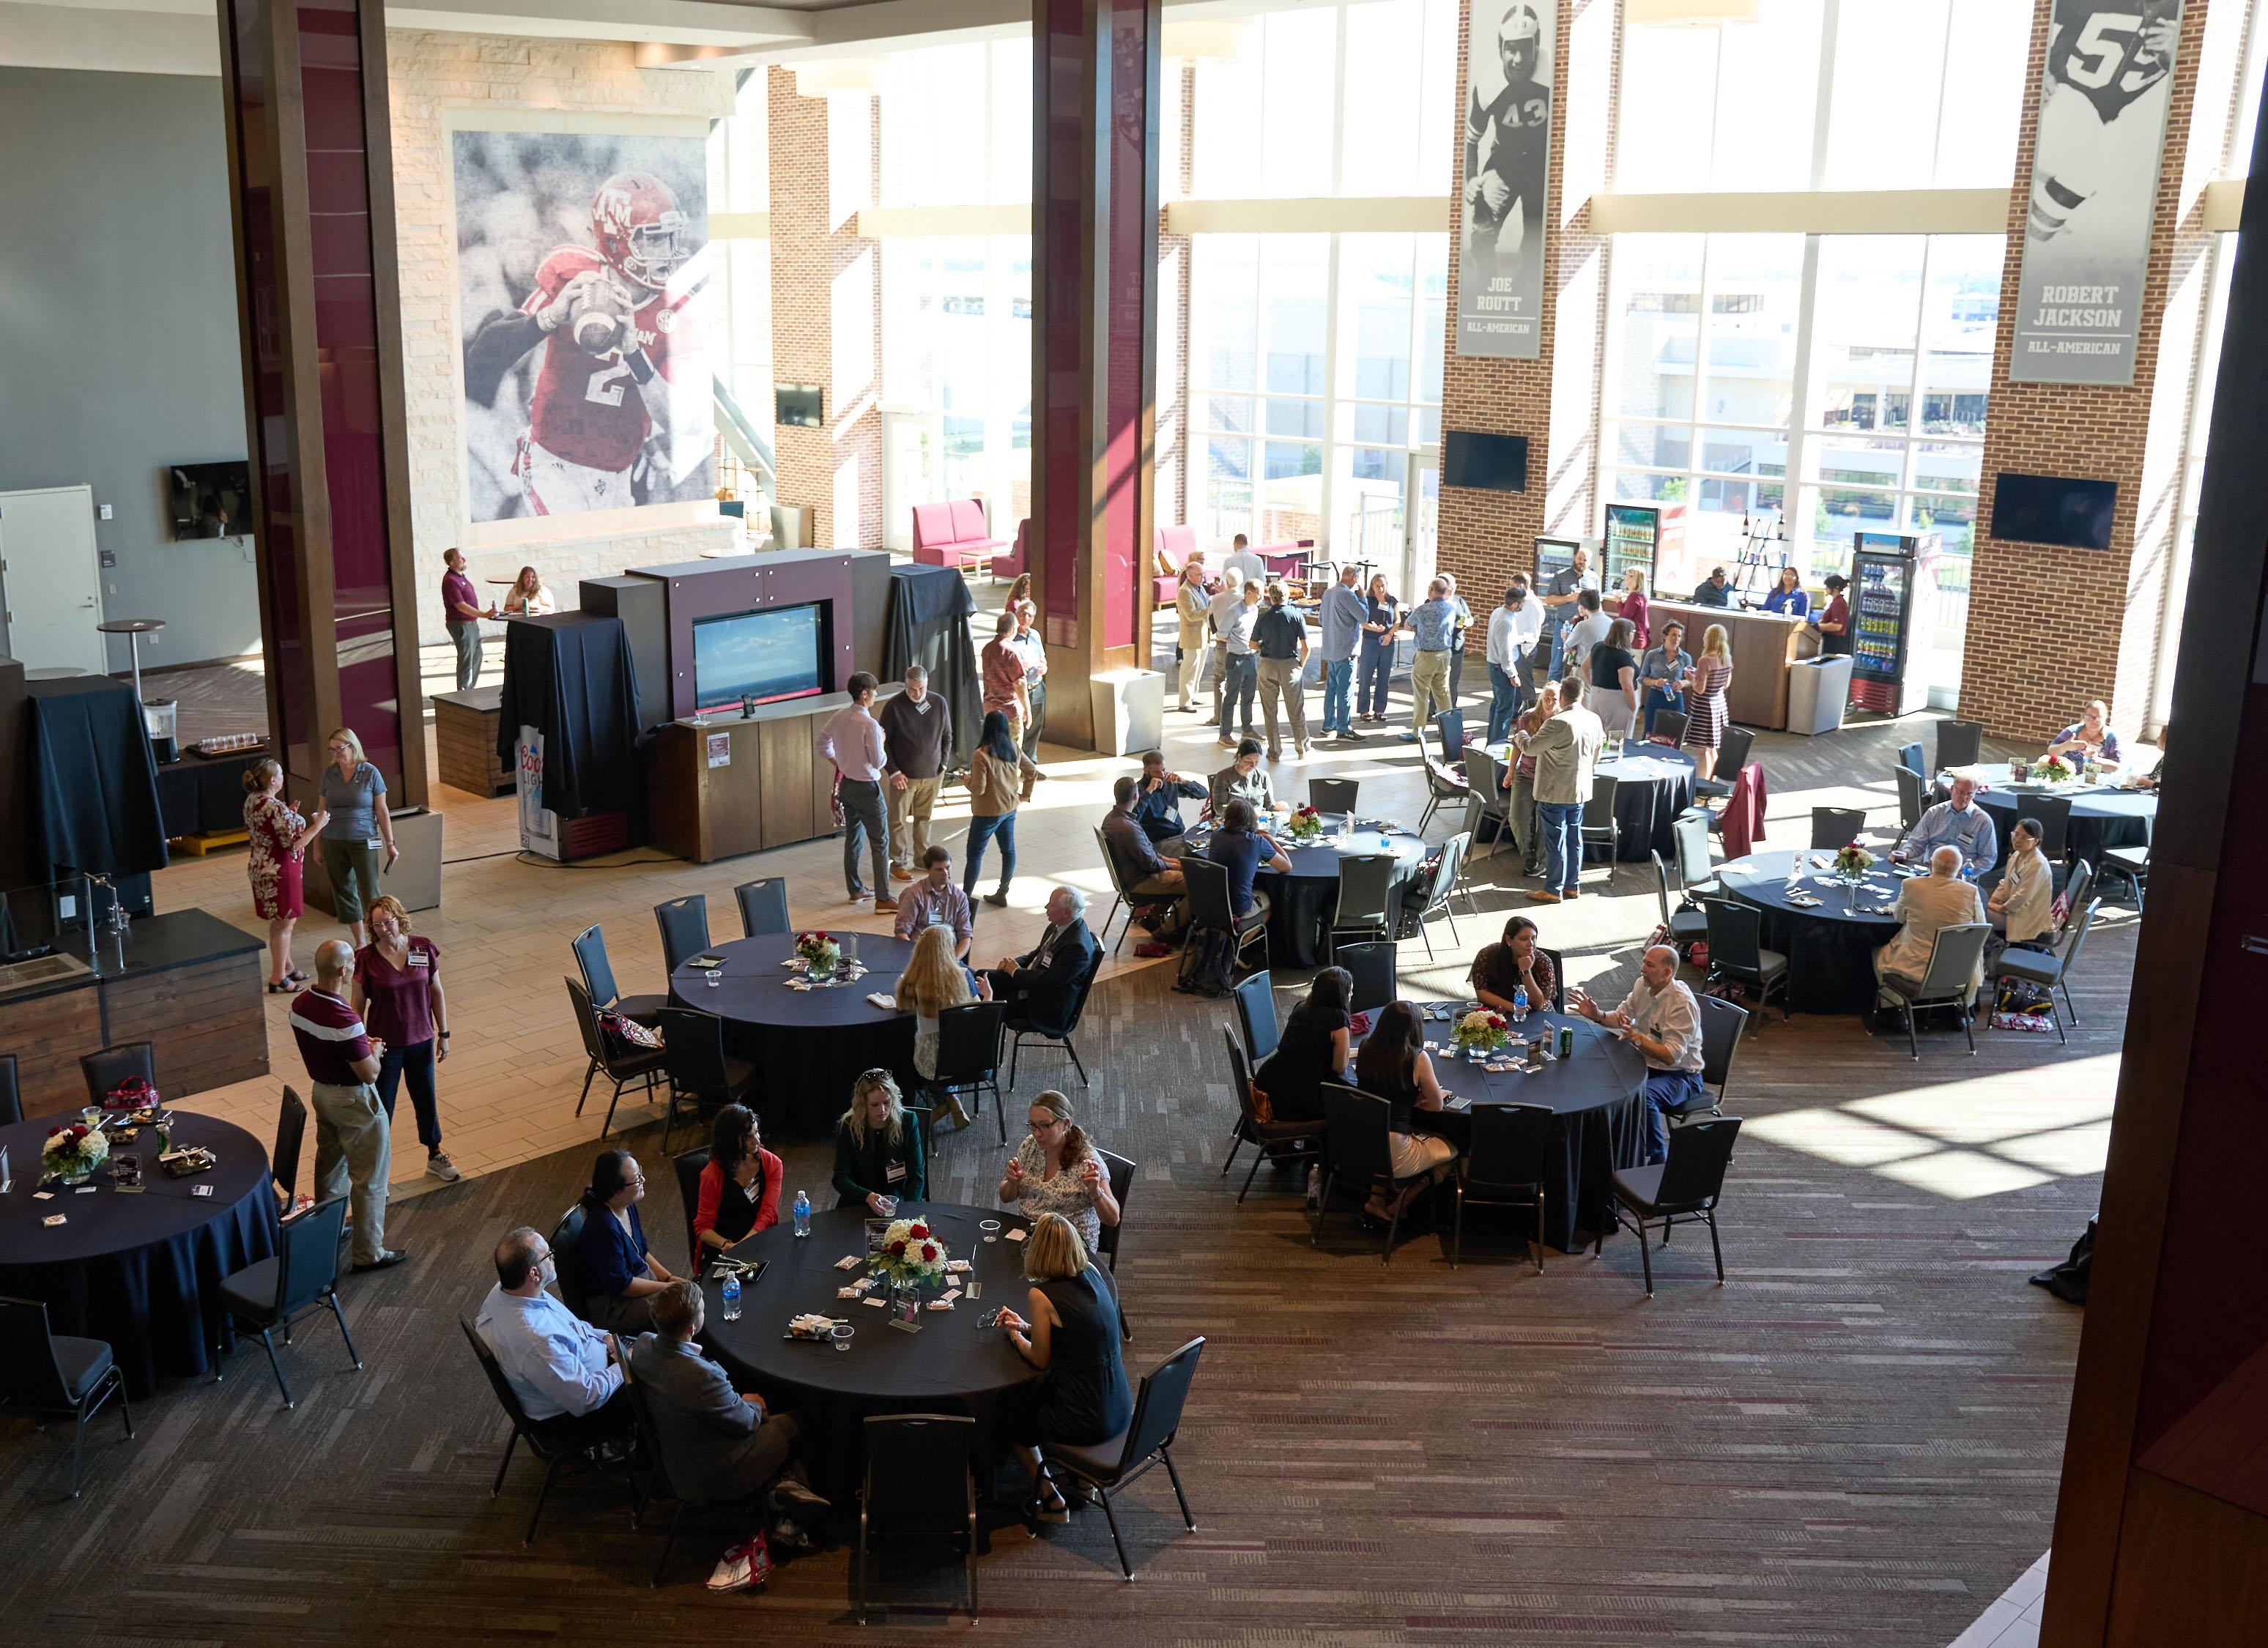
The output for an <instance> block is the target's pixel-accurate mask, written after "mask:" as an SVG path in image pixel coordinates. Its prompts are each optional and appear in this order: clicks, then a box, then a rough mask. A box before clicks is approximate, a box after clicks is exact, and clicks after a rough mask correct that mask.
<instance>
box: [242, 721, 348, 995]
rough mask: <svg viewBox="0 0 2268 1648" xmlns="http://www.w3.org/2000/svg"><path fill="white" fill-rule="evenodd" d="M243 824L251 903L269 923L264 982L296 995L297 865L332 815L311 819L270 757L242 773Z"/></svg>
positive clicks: (299, 979)
mask: <svg viewBox="0 0 2268 1648" xmlns="http://www.w3.org/2000/svg"><path fill="white" fill-rule="evenodd" d="M244 788H245V791H246V792H247V793H246V795H245V798H244V828H245V834H246V835H248V836H249V837H250V838H251V845H252V857H251V860H250V864H249V867H250V870H251V872H252V908H253V909H254V911H256V912H257V913H258V914H259V916H260V919H261V920H262V921H264V922H266V923H268V956H269V967H268V988H269V990H272V991H274V992H275V993H276V995H279V996H291V995H296V994H297V993H298V989H299V986H300V985H302V984H304V983H306V982H307V975H306V974H305V973H303V972H301V971H300V970H299V969H298V968H297V967H293V966H292V965H291V929H292V927H293V926H294V925H295V924H296V923H298V919H299V912H300V910H301V909H303V908H304V906H303V904H302V901H301V899H300V894H299V872H300V866H301V864H303V863H304V862H305V860H306V850H307V843H308V842H311V841H313V840H314V839H315V836H316V834H317V833H318V832H319V831H320V830H321V828H323V822H324V820H326V819H328V818H329V817H330V814H329V813H328V812H319V813H316V814H315V816H314V818H313V820H307V819H304V818H301V817H300V816H299V809H298V808H297V807H295V806H292V805H291V803H290V802H289V801H286V800H285V799H284V769H282V768H281V767H279V766H277V765H276V763H275V762H274V761H254V763H253V764H252V768H251V769H250V770H249V771H247V773H246V774H245V775H244Z"/></svg>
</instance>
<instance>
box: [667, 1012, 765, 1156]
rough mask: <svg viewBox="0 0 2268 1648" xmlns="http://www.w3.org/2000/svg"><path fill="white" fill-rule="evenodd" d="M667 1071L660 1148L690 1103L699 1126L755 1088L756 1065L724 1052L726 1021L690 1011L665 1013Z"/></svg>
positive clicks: (714, 1015)
mask: <svg viewBox="0 0 2268 1648" xmlns="http://www.w3.org/2000/svg"><path fill="white" fill-rule="evenodd" d="M660 1030H661V1042H662V1048H661V1053H662V1068H663V1069H664V1070H666V1071H667V1072H668V1076H669V1102H668V1103H667V1105H666V1106H665V1107H663V1109H662V1113H661V1148H662V1151H663V1153H664V1154H665V1155H666V1154H667V1153H668V1151H669V1135H670V1131H671V1129H674V1127H676V1125H677V1123H678V1120H679V1118H681V1116H683V1115H685V1114H686V1111H685V1109H684V1107H685V1106H686V1105H687V1104H690V1105H691V1106H692V1107H693V1108H692V1118H693V1121H694V1122H695V1124H696V1126H698V1125H699V1124H700V1123H701V1122H705V1121H707V1120H708V1119H709V1118H710V1117H711V1116H713V1115H716V1114H717V1113H718V1111H719V1110H722V1109H723V1108H724V1107H725V1106H726V1105H729V1104H740V1103H743V1102H745V1101H746V1100H747V1095H748V1093H749V1090H750V1089H751V1088H753V1087H754V1086H755V1085H756V1067H755V1065H754V1064H751V1063H748V1061H747V1060H746V1059H738V1058H734V1057H733V1056H731V1055H729V1054H727V1053H726V1052H725V1021H724V1020H723V1019H719V1018H718V1016H717V1015H716V1014H715V1013H711V1012H700V1011H698V1010H697V1009H695V1008H691V1007H665V1008H663V1009H662V1010H661V1025H660Z"/></svg>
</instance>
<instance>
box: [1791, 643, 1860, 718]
mask: <svg viewBox="0 0 2268 1648" xmlns="http://www.w3.org/2000/svg"><path fill="white" fill-rule="evenodd" d="M1850 695H1851V658H1850V655H1849V654H1848V653H1845V654H1844V655H1842V656H1840V657H1837V658H1805V659H1803V660H1801V661H1800V662H1799V663H1796V664H1793V665H1792V666H1789V670H1788V677H1787V730H1788V731H1789V732H1801V733H1803V734H1805V735H1806V736H1810V735H1813V734H1815V733H1820V732H1836V731H1837V730H1838V729H1839V728H1840V727H1841V726H1842V725H1843V702H1844V700H1845V699H1846V698H1848V697H1849V696H1850Z"/></svg>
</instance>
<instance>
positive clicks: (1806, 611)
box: [1764, 566, 1811, 618]
mask: <svg viewBox="0 0 2268 1648" xmlns="http://www.w3.org/2000/svg"><path fill="white" fill-rule="evenodd" d="M1764 610H1765V611H1766V612H1768V613H1778V614H1780V615H1781V616H1782V617H1784V618H1808V617H1810V616H1811V597H1810V596H1809V595H1808V594H1807V593H1806V592H1805V591H1804V587H1803V574H1802V573H1800V572H1799V571H1797V570H1795V569H1794V568H1793V567H1792V566H1784V567H1782V568H1781V569H1780V570H1779V583H1778V586H1777V587H1776V588H1774V589H1773V591H1772V592H1771V594H1769V595H1767V596H1765V597H1764Z"/></svg>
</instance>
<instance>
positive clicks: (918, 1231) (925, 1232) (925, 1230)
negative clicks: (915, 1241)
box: [911, 1225, 929, 1241]
mask: <svg viewBox="0 0 2268 1648" xmlns="http://www.w3.org/2000/svg"><path fill="white" fill-rule="evenodd" d="M911 1234H913V1235H915V1236H918V1237H919V1238H921V1239H922V1240H924V1241H927V1240H929V1226H928V1225H915V1226H914V1227H913V1229H912V1232H911Z"/></svg>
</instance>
